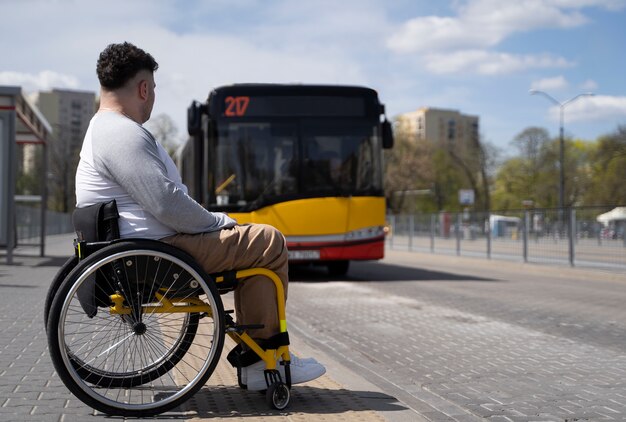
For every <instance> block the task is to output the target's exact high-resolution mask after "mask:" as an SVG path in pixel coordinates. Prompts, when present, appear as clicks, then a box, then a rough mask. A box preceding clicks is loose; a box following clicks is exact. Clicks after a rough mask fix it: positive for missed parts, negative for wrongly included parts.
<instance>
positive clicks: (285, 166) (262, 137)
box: [215, 122, 297, 206]
mask: <svg viewBox="0 0 626 422" xmlns="http://www.w3.org/2000/svg"><path fill="white" fill-rule="evenodd" d="M296 139H297V138H296V130H295V125H293V124H280V123H260V122H258V123H257V122H250V123H229V124H227V125H222V126H221V127H220V134H219V137H218V142H217V147H216V160H215V165H216V172H215V173H216V188H220V187H222V186H223V181H228V180H232V182H231V183H230V184H229V185H228V186H225V187H223V189H222V190H221V191H220V192H215V195H216V198H218V197H221V198H222V199H220V200H218V201H217V204H218V205H240V206H241V205H246V204H248V203H250V202H253V201H256V200H258V199H259V198H260V197H262V196H264V195H272V196H282V195H288V194H290V193H294V192H296V189H297V182H296V180H297V179H296V175H297V166H296V156H295V152H296V147H295V145H296ZM233 175H234V177H232V176H233ZM216 190H217V189H216Z"/></svg>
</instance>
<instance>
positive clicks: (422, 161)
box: [384, 126, 433, 213]
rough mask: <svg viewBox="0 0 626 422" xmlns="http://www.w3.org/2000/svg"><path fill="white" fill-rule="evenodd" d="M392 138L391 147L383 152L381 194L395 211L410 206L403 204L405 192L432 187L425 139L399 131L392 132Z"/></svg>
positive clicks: (405, 200) (430, 165)
mask: <svg viewBox="0 0 626 422" xmlns="http://www.w3.org/2000/svg"><path fill="white" fill-rule="evenodd" d="M396 127H397V126H396ZM394 138H395V141H394V147H393V148H392V149H391V150H386V151H385V153H384V158H385V196H386V198H387V205H388V207H389V208H390V209H391V210H392V212H393V213H399V212H401V211H402V210H404V209H405V208H412V207H407V202H408V201H407V199H408V198H409V196H407V191H415V190H425V189H429V188H430V187H431V186H432V182H433V168H432V162H431V160H430V154H431V151H430V145H429V144H428V143H427V142H423V141H418V140H417V139H416V138H415V136H411V135H410V134H408V133H406V132H403V131H396V133H395V134H394ZM411 200H414V198H413V199H411Z"/></svg>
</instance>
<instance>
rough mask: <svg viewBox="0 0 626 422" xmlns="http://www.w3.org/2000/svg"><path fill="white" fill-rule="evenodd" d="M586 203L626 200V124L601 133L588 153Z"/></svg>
mask: <svg viewBox="0 0 626 422" xmlns="http://www.w3.org/2000/svg"><path fill="white" fill-rule="evenodd" d="M591 157H592V163H591V165H590V166H589V168H590V174H591V176H590V179H591V181H590V188H589V189H588V190H587V192H586V195H585V202H586V203H587V204H589V205H606V204H611V205H613V204H615V205H621V204H626V183H624V181H626V126H619V127H618V128H617V130H616V131H615V132H613V133H611V134H609V135H607V136H604V137H601V138H599V139H598V141H597V143H596V147H595V149H594V150H593V151H592V153H591Z"/></svg>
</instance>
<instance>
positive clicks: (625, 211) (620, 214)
mask: <svg viewBox="0 0 626 422" xmlns="http://www.w3.org/2000/svg"><path fill="white" fill-rule="evenodd" d="M596 220H597V221H598V222H600V223H602V224H603V225H605V226H608V225H609V224H610V223H611V222H612V221H618V220H625V221H626V207H617V208H613V209H612V210H611V211H609V212H605V213H604V214H600V215H599V216H597V217H596Z"/></svg>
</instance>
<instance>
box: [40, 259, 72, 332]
mask: <svg viewBox="0 0 626 422" xmlns="http://www.w3.org/2000/svg"><path fill="white" fill-rule="evenodd" d="M76 265H78V257H76V256H73V257H71V258H68V259H67V261H65V263H64V264H63V266H62V267H61V269H59V271H57V273H56V275H55V276H54V278H53V279H52V283H50V288H49V289H48V294H47V295H46V302H45V304H44V308H43V323H44V327H45V328H46V330H48V314H49V313H50V306H52V300H53V299H54V296H55V295H56V292H57V290H59V287H61V283H62V282H63V280H65V277H67V276H68V274H69V273H70V272H71V271H72V270H73V269H74V267H75V266H76Z"/></svg>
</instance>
